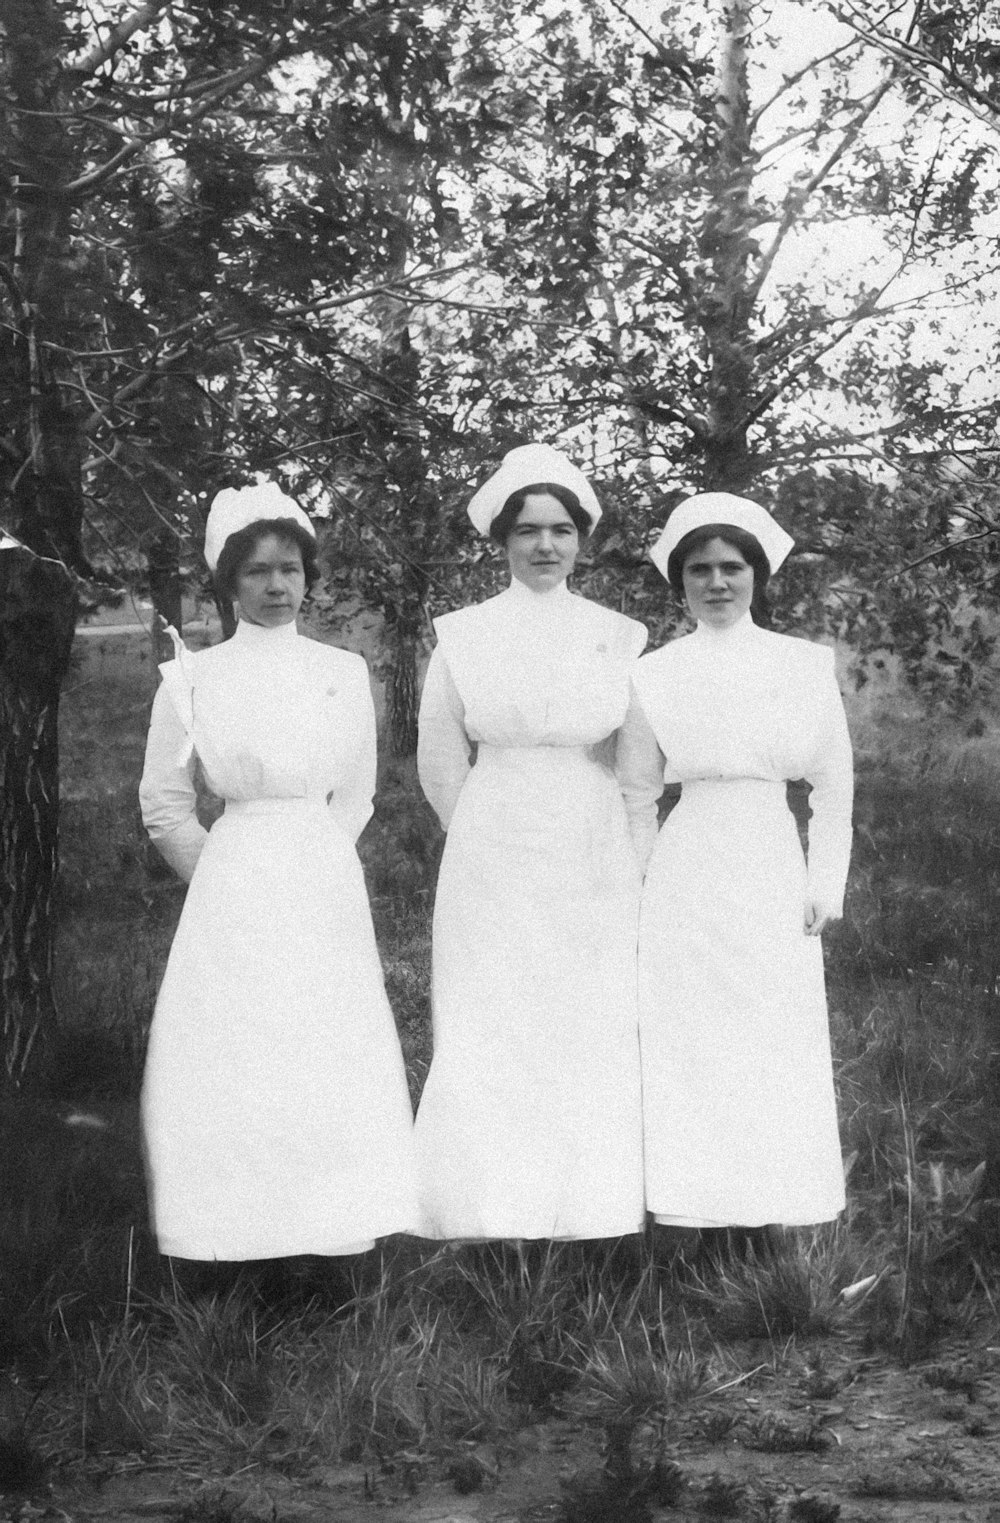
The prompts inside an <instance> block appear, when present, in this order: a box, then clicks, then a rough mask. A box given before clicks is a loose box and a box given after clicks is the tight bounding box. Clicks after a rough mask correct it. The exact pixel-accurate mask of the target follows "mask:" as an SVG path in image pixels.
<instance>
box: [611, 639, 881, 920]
mask: <svg viewBox="0 0 1000 1523" xmlns="http://www.w3.org/2000/svg"><path fill="white" fill-rule="evenodd" d="M619 777H620V779H621V784H622V791H623V793H624V795H625V802H626V808H627V810H628V813H629V819H630V823H631V826H632V834H633V840H634V842H635V847H636V853H637V855H638V857H639V860H640V862H641V863H642V864H643V865H645V863H646V862H647V861H648V859H649V855H650V853H651V851H652V849H653V844H654V842H655V840H656V835H657V810H656V806H657V800H658V799H659V797H660V794H661V793H662V792H663V788H664V786H665V784H668V783H677V782H680V783H682V784H683V783H685V782H693V781H700V780H711V779H717V780H725V779H733V778H760V779H764V780H768V781H773V782H785V781H790V780H794V779H800V778H801V779H805V781H807V782H808V783H810V784H811V787H812V792H811V794H810V798H809V806H810V809H811V811H812V817H811V819H810V821H809V866H808V889H807V892H808V894H809V896H810V897H811V898H813V899H816V900H818V901H820V902H822V903H823V904H824V905H825V906H826V907H827V908H828V911H829V913H831V914H840V913H841V911H842V907H843V897H844V887H845V884H846V880H847V869H848V863H849V860H850V851H851V808H852V802H853V765H852V755H851V742H850V736H849V734H848V730H847V720H846V717H845V715H844V706H843V702H842V700H841V696H840V690H839V688H838V686H837V680H836V676H835V673H834V664H833V651H832V650H830V649H829V647H827V646H824V645H815V644H813V643H812V642H810V641H808V640H798V639H794V638H792V637H790V636H788V635H779V634H775V633H774V632H773V631H771V630H765V629H760V628H759V627H758V626H757V625H756V624H754V623H753V620H752V619H751V618H750V616H749V614H748V615H746V616H745V617H744V618H743V619H741V620H740V621H739V623H737V624H736V625H734V626H732V627H731V628H730V629H725V630H714V629H712V628H711V627H709V626H707V625H703V624H699V626H698V628H697V630H696V631H695V632H694V634H691V635H687V636H684V637H683V638H681V639H679V640H674V641H672V642H671V643H670V644H669V645H665V646H663V647H662V648H661V649H660V650H657V651H654V652H652V653H651V654H650V655H648V656H644V657H643V659H642V660H641V661H640V662H638V664H637V666H636V668H635V673H634V676H633V700H632V702H631V704H630V707H629V714H628V717H627V719H626V721H625V725H624V728H623V731H622V735H621V737H620V741H619ZM734 826H735V827H736V828H738V821H734Z"/></svg>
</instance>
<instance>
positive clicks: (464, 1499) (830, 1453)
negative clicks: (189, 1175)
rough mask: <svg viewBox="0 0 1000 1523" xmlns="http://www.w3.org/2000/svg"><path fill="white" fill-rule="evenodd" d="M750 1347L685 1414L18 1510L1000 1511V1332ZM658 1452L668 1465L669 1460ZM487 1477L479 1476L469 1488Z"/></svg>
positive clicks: (534, 1426)
mask: <svg viewBox="0 0 1000 1523" xmlns="http://www.w3.org/2000/svg"><path fill="white" fill-rule="evenodd" d="M756 1352H757V1353H758V1354H759V1362H757V1363H755V1362H754V1358H755V1350H754V1348H753V1346H750V1345H748V1346H745V1347H744V1348H743V1349H741V1351H740V1353H741V1357H742V1359H743V1360H744V1361H745V1363H746V1369H745V1373H744V1374H742V1375H740V1376H737V1377H736V1378H735V1379H734V1380H733V1381H732V1382H729V1383H728V1388H727V1389H722V1390H718V1391H715V1392H707V1393H705V1394H703V1395H701V1396H698V1397H696V1398H694V1399H693V1400H691V1401H689V1402H686V1403H684V1404H683V1405H682V1406H680V1407H678V1408H676V1409H674V1410H673V1411H672V1412H670V1413H669V1414H668V1415H667V1417H666V1420H665V1421H664V1422H663V1423H662V1424H658V1425H648V1424H645V1425H644V1424H641V1423H640V1424H638V1425H637V1426H636V1427H635V1429H634V1430H633V1431H632V1433H631V1436H630V1438H629V1435H628V1434H627V1433H625V1434H624V1435H623V1434H622V1432H621V1431H619V1432H618V1433H617V1434H615V1433H610V1434H609V1433H608V1432H607V1431H605V1430H602V1429H601V1428H600V1427H599V1426H594V1425H592V1424H591V1423H590V1422H589V1421H588V1420H587V1414H586V1413H580V1412H577V1411H574V1407H573V1401H572V1398H570V1399H569V1401H568V1402H567V1403H566V1405H565V1406H564V1407H563V1408H562V1409H561V1410H559V1411H557V1412H555V1413H553V1414H551V1415H549V1416H548V1417H547V1418H546V1420H544V1421H542V1422H537V1423H527V1424H526V1425H525V1426H524V1427H523V1428H522V1429H520V1431H518V1432H517V1433H516V1434H515V1435H514V1436H513V1438H512V1440H511V1442H510V1444H509V1446H507V1447H505V1448H503V1449H501V1450H497V1449H496V1448H493V1447H492V1446H490V1447H485V1446H479V1447H476V1446H472V1445H470V1446H469V1448H468V1452H467V1456H466V1459H465V1460H464V1461H463V1460H461V1459H459V1460H456V1458H455V1455H454V1454H452V1455H450V1456H449V1457H448V1459H447V1460H445V1461H442V1462H441V1464H440V1465H437V1464H435V1462H434V1461H433V1460H430V1459H427V1458H426V1457H421V1456H417V1455H414V1456H407V1455H406V1454H403V1455H397V1456H396V1457H395V1459H394V1460H393V1461H392V1462H390V1463H388V1464H386V1465H385V1466H384V1467H382V1468H379V1467H377V1466H373V1465H371V1464H369V1465H367V1466H365V1465H363V1464H342V1465H330V1466H327V1465H322V1464H319V1465H316V1466H315V1468H313V1469H311V1470H308V1471H304V1472H300V1473H297V1474H296V1475H294V1476H293V1477H290V1476H288V1475H285V1474H282V1473H280V1472H279V1471H272V1470H268V1469H267V1468H266V1466H265V1467H261V1468H259V1469H257V1468H254V1469H247V1470H245V1471H243V1472H242V1473H239V1474H235V1475H226V1476H220V1477H218V1478H213V1477H210V1476H206V1475H205V1474H188V1473H184V1472H182V1471H179V1470H176V1469H167V1468H163V1467H157V1466H147V1465H144V1464H143V1463H142V1461H141V1460H135V1459H131V1458H130V1459H129V1460H128V1461H127V1462H122V1463H118V1462H116V1460H115V1458H114V1457H113V1456H109V1457H107V1458H106V1459H96V1460H92V1461H90V1462H89V1463H88V1464H87V1465H86V1466H84V1467H76V1466H74V1467H70V1468H68V1469H67V1470H65V1471H63V1472H62V1473H59V1474H56V1475H55V1476H54V1477H53V1478H52V1480H51V1482H50V1483H49V1486H48V1488H47V1489H46V1490H45V1491H43V1492H40V1493H36V1494H34V1495H32V1496H30V1497H29V1496H24V1497H13V1496H10V1497H8V1499H7V1501H6V1503H5V1505H4V1508H3V1510H2V1511H0V1518H2V1519H3V1520H8V1519H10V1520H13V1519H30V1518H56V1519H65V1520H73V1523H76V1520H84V1519H90V1518H101V1519H106V1520H108V1523H133V1520H139V1519H143V1520H146V1523H149V1520H157V1519H161V1518H162V1519H182V1520H192V1523H193V1520H204V1523H251V1520H257V1519H260V1520H261V1523H296V1520H304V1523H305V1520H310V1523H312V1520H316V1523H319V1520H335V1523H361V1520H362V1519H364V1520H368V1523H370V1520H372V1519H373V1518H376V1517H378V1518H383V1519H385V1520H386V1523H392V1520H399V1523H532V1520H544V1519H554V1520H559V1523H643V1520H645V1523H648V1520H650V1519H652V1520H660V1519H663V1520H673V1523H684V1520H686V1519H694V1518H699V1519H704V1518H706V1517H714V1518H725V1517H733V1518H748V1517H749V1518H754V1519H764V1520H766V1519H770V1518H788V1519H791V1520H797V1523H833V1519H835V1518H837V1517H838V1516H839V1518H840V1520H841V1523H855V1520H857V1523H861V1520H865V1523H868V1520H887V1523H904V1520H906V1523H922V1520H928V1523H929V1520H938V1519H950V1518H955V1519H961V1520H962V1523H987V1520H990V1523H998V1520H1000V1345H997V1346H994V1345H991V1344H988V1343H987V1342H986V1341H985V1338H984V1337H983V1336H982V1335H981V1334H980V1333H977V1332H975V1331H969V1332H966V1333H965V1334H963V1335H962V1337H960V1338H956V1339H952V1340H951V1341H950V1342H949V1343H948V1344H947V1345H946V1346H943V1347H942V1348H939V1349H938V1350H937V1352H936V1354H935V1357H934V1358H933V1359H932V1360H928V1361H925V1362H921V1363H915V1364H913V1365H911V1366H909V1367H901V1366H900V1365H899V1364H898V1362H896V1361H894V1360H892V1359H889V1358H886V1357H882V1356H877V1355H871V1354H869V1353H866V1352H865V1351H864V1347H863V1345H862V1343H861V1341H860V1340H859V1339H856V1338H854V1337H851V1336H840V1337H833V1338H827V1339H824V1340H822V1341H820V1342H811V1343H810V1344H809V1345H808V1346H806V1347H802V1346H799V1347H797V1348H796V1347H789V1348H787V1349H785V1350H782V1351H779V1352H777V1353H776V1352H775V1349H774V1347H773V1345H771V1344H770V1343H766V1344H761V1345H760V1347H759V1349H758V1350H757V1351H756ZM657 1461H659V1463H656V1462H657ZM470 1488H475V1489H470Z"/></svg>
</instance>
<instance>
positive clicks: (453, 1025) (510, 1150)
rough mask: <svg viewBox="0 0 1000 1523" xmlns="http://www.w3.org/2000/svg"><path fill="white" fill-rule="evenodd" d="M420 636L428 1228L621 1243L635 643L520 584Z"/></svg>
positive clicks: (628, 1102) (634, 892) (634, 1159)
mask: <svg viewBox="0 0 1000 1523" xmlns="http://www.w3.org/2000/svg"><path fill="white" fill-rule="evenodd" d="M435 627H436V629H437V633H438V641H439V643H438V646H437V649H436V650H435V652H434V655H433V657H432V659H431V664H430V667H429V669H428V672H427V678H426V682H425V684H424V692H423V697H422V701H421V709H420V741H419V751H418V763H419V769H420V779H421V783H422V785H423V788H424V792H425V793H426V795H427V797H428V799H429V800H430V802H431V804H432V805H433V806H434V808H435V810H436V811H437V814H438V816H439V818H440V819H441V823H442V824H443V825H444V826H445V828H446V829H447V831H448V840H447V844H446V847H445V853H444V859H443V861H442V864H441V873H440V877H439V880H438V887H437V897H436V901H435V907H434V951H433V997H434V1061H433V1063H432V1065H431V1070H430V1074H429V1076H428V1079H427V1083H426V1086H425V1088H424V1093H423V1097H422V1099H421V1102H420V1106H419V1109H418V1112H417V1123H416V1138H417V1157H418V1165H419V1170H420V1183H421V1198H422V1208H423V1226H422V1230H423V1232H424V1233H425V1235H426V1236H429V1237H436V1238H439V1237H454V1238H475V1239H483V1238H589V1237H609V1236H617V1235H619V1234H620V1233H625V1232H635V1231H637V1230H638V1229H639V1228H640V1227H641V1225H642V1221H643V1200H642V1137H641V1095H640V1078H639V1050H638V1030H637V1012H636V988H635V947H636V934H637V915H638V897H639V872H638V865H637V863H636V860H635V856H634V853H633V850H632V847H631V844H630V841H629V836H628V822H627V818H626V815H625V809H624V804H623V801H622V797H621V792H620V789H619V787H618V783H617V781H616V778H615V773H614V746H615V733H616V731H617V730H618V727H619V726H620V725H621V723H622V720H623V719H624V717H625V713H626V709H627V706H628V677H629V671H630V669H631V667H632V666H633V665H634V662H635V658H636V657H637V656H638V654H639V652H640V651H641V650H642V648H643V646H644V644H645V640H646V631H645V629H644V628H643V626H642V625H641V624H637V623H635V622H634V621H633V620H631V619H627V618H625V617H623V616H622V615H621V614H617V613H614V612H612V611H611V610H610V609H607V608H601V607H600V606H598V605H597V604H595V603H590V602H587V601H586V600H584V599H583V598H579V597H576V596H574V595H572V594H571V593H570V592H569V591H568V590H567V588H566V587H565V584H563V585H562V586H560V587H557V588H554V589H552V590H551V591H547V592H544V593H536V592H534V591H532V590H531V589H529V588H527V587H526V586H524V585H523V584H522V583H521V582H518V581H514V582H513V584H512V585H511V587H510V588H509V589H508V590H507V591H506V592H503V593H501V594H500V596H499V597H496V598H491V599H490V600H489V601H488V602H486V603H483V604H480V605H478V606H476V607H470V608H464V609H461V610H459V611H458V612H456V613H451V614H446V615H444V616H443V617H442V618H439V619H438V620H436V624H435ZM473 744H475V746H476V748H477V750H476V760H475V765H471V751H472V746H473Z"/></svg>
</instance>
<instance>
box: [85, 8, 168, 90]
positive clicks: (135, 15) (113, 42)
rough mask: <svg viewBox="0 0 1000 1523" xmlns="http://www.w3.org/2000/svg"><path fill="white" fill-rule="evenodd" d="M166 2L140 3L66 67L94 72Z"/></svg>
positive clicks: (160, 9) (159, 10)
mask: <svg viewBox="0 0 1000 1523" xmlns="http://www.w3.org/2000/svg"><path fill="white" fill-rule="evenodd" d="M168 3H169V0H147V3H146V4H145V5H140V6H139V7H138V8H137V9H136V10H134V11H133V12H132V14H131V15H130V16H124V17H123V18H122V20H121V21H119V23H118V25H117V26H114V27H112V28H111V30H110V31H109V32H108V34H107V36H106V37H104V38H103V39H102V38H100V37H98V38H97V39H96V40H95V41H94V42H92V43H91V45H90V47H89V48H88V49H87V50H86V52H84V53H80V54H79V55H78V56H77V57H76V58H75V59H70V60H69V62H68V63H67V65H66V68H67V69H68V70H70V71H71V72H72V73H74V74H96V73H97V70H98V69H100V68H103V66H104V64H106V63H110V62H111V59H112V58H113V57H114V56H115V54H116V53H117V52H118V50H119V49H120V48H122V47H124V45H125V43H126V42H128V40H129V38H130V37H133V36H134V35H135V33H136V32H141V31H142V30H143V28H144V27H147V26H148V25H149V23H150V22H151V21H155V20H156V18H157V16H158V15H159V14H160V12H161V11H163V10H165V9H166V7H167V5H168Z"/></svg>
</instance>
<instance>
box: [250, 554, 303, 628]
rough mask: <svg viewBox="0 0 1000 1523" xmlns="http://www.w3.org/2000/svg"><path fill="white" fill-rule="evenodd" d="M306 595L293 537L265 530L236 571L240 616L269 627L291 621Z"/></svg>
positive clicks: (301, 568)
mask: <svg viewBox="0 0 1000 1523" xmlns="http://www.w3.org/2000/svg"><path fill="white" fill-rule="evenodd" d="M305 595H306V574H305V571H304V570H303V566H302V551H301V550H300V549H299V547H298V545H297V544H296V543H295V541H294V540H293V539H285V538H284V537H283V536H281V535H278V534H265V535H264V537H263V538H262V539H259V540H258V541H257V544H256V545H255V546H254V548H253V550H251V552H250V554H249V555H248V556H247V559H246V560H245V561H244V562H243V564H242V566H241V567H240V569H239V571H238V572H237V573H236V601H237V603H239V605H240V617H241V618H242V619H247V620H249V622H250V623H251V624H263V625H264V626H265V628H268V629H273V628H275V627H276V626H277V625H279V624H291V622H292V620H293V619H294V618H295V616H296V614H297V613H298V611H299V609H300V608H301V607H302V600H303V598H304V597H305Z"/></svg>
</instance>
